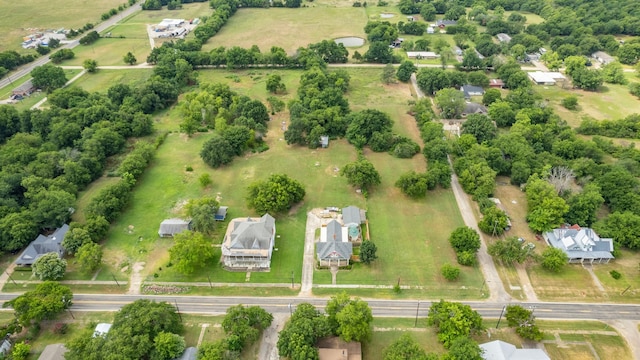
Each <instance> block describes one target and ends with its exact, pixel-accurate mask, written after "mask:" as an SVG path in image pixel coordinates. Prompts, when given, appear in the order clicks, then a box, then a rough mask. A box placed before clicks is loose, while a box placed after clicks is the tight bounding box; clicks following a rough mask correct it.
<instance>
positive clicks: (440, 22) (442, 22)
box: [436, 20, 458, 29]
mask: <svg viewBox="0 0 640 360" xmlns="http://www.w3.org/2000/svg"><path fill="white" fill-rule="evenodd" d="M457 24H458V22H457V21H455V20H438V21H436V26H437V27H439V28H441V29H442V28H444V27H446V26H450V25H457Z"/></svg>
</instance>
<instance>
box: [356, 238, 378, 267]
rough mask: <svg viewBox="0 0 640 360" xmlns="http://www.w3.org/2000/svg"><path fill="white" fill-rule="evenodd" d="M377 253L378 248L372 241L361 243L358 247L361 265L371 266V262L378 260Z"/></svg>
mask: <svg viewBox="0 0 640 360" xmlns="http://www.w3.org/2000/svg"><path fill="white" fill-rule="evenodd" d="M377 252H378V247H377V246H376V244H375V243H374V242H373V241H371V240H367V241H364V242H362V245H360V261H361V262H362V263H363V264H367V265H369V264H371V262H373V261H374V260H375V259H377V258H378V255H377Z"/></svg>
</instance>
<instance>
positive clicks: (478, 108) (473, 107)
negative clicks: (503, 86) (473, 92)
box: [462, 101, 488, 117]
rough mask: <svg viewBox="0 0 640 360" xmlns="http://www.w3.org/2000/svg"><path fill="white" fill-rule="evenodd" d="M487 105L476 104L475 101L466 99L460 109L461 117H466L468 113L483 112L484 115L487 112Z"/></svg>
mask: <svg viewBox="0 0 640 360" xmlns="http://www.w3.org/2000/svg"><path fill="white" fill-rule="evenodd" d="M487 112H488V111H487V107H486V106H484V105H482V104H478V103H475V102H470V101H467V102H466V103H465V104H464V109H463V110H462V117H467V116H468V115H471V114H483V115H486V114H487Z"/></svg>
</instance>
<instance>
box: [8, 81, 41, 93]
mask: <svg viewBox="0 0 640 360" xmlns="http://www.w3.org/2000/svg"><path fill="white" fill-rule="evenodd" d="M34 91H36V87H35V86H34V85H33V79H29V80H27V81H25V82H24V83H23V84H22V85H20V86H18V87H17V88H15V89H13V91H12V94H13V96H20V97H25V96H29V95H31V94H32V93H33V92H34Z"/></svg>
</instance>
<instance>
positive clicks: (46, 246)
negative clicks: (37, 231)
mask: <svg viewBox="0 0 640 360" xmlns="http://www.w3.org/2000/svg"><path fill="white" fill-rule="evenodd" d="M67 231H69V225H67V224H64V225H62V226H61V227H59V228H57V229H56V231H54V232H53V234H51V235H49V236H44V235H38V237H37V238H36V239H35V240H33V241H32V242H31V244H29V246H27V248H26V249H24V251H23V252H22V254H20V256H19V257H18V259H17V260H16V265H18V266H31V265H33V263H34V262H36V260H38V258H39V257H40V256H42V255H44V254H48V253H51V252H53V253H56V254H58V256H59V257H63V256H64V253H65V250H64V248H63V247H62V241H63V240H64V236H65V235H66V234H67Z"/></svg>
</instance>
